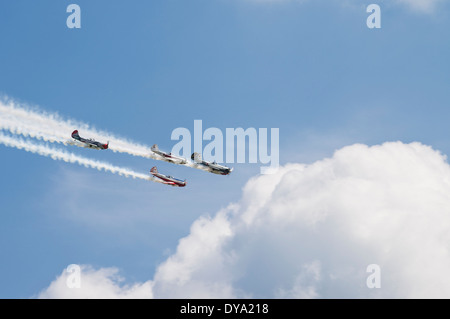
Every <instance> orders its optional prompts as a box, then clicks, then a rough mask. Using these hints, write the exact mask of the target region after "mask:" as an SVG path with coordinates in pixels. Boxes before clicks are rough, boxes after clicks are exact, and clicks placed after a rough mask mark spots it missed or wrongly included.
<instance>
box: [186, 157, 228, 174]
mask: <svg viewBox="0 0 450 319" xmlns="http://www.w3.org/2000/svg"><path fill="white" fill-rule="evenodd" d="M191 159H192V160H193V161H194V162H195V163H197V164H199V165H202V166H203V167H205V168H206V169H207V170H208V171H209V172H211V173H214V174H218V175H228V174H230V173H231V172H232V171H233V168H230V167H227V166H223V165H220V164H217V163H216V161H214V162H212V163H211V162H207V161H204V160H203V159H202V156H201V155H200V154H199V153H195V152H194V153H192V155H191Z"/></svg>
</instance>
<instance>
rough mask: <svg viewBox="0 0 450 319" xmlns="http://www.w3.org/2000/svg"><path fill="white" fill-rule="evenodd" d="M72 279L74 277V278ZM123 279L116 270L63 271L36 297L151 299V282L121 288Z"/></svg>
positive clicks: (88, 268) (86, 269)
mask: <svg viewBox="0 0 450 319" xmlns="http://www.w3.org/2000/svg"><path fill="white" fill-rule="evenodd" d="M74 276H78V277H76V278H74ZM123 281H124V279H123V278H122V277H121V276H119V271H118V269H116V268H100V269H98V270H95V269H93V268H92V267H91V266H88V265H81V266H79V270H77V272H74V271H73V269H71V267H70V266H69V267H68V269H64V271H63V272H62V273H61V275H60V276H58V277H57V278H56V279H55V280H54V281H53V282H52V283H51V284H50V286H49V287H48V288H46V289H45V290H43V291H42V292H40V293H39V295H38V298H42V299H57V298H62V299H126V298H131V299H138V298H152V297H153V294H152V288H151V282H150V281H148V282H145V283H137V284H134V285H131V286H130V285H123V284H122V282H123Z"/></svg>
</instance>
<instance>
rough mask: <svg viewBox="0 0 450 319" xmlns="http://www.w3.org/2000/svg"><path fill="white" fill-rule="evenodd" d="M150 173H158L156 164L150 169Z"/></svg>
mask: <svg viewBox="0 0 450 319" xmlns="http://www.w3.org/2000/svg"><path fill="white" fill-rule="evenodd" d="M150 173H152V174H154V173H158V170H157V169H156V166H153V167H152V169H151V170H150Z"/></svg>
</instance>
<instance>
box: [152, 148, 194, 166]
mask: <svg viewBox="0 0 450 319" xmlns="http://www.w3.org/2000/svg"><path fill="white" fill-rule="evenodd" d="M151 149H152V152H153V153H155V154H158V155H159V156H161V157H162V158H163V160H164V161H166V162H170V163H175V164H186V163H187V161H186V159H185V158H182V157H178V156H175V155H172V153H166V152H163V151H160V150H159V148H158V145H156V144H153V146H152V148H151Z"/></svg>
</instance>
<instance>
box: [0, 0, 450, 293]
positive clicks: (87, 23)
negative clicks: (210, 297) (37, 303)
mask: <svg viewBox="0 0 450 319" xmlns="http://www.w3.org/2000/svg"><path fill="white" fill-rule="evenodd" d="M425 2H426V1H425ZM70 3H72V2H69V1H51V0H44V1H25V0H24V1H8V2H3V3H2V4H1V5H0V9H1V10H0V39H1V43H2V45H1V49H0V92H1V93H2V94H4V95H7V96H9V97H10V98H12V99H14V100H15V101H18V102H20V103H23V104H28V105H36V106H38V107H39V108H40V109H41V110H43V111H47V112H50V113H58V114H60V115H61V116H63V117H65V118H73V119H76V120H79V121H83V122H87V123H89V124H91V125H93V126H94V127H96V128H98V129H102V130H106V131H109V132H112V133H114V134H117V135H118V136H121V137H125V138H128V139H130V140H133V141H136V142H139V143H143V144H146V145H152V144H153V143H158V144H159V146H160V148H162V149H165V150H170V148H171V147H172V146H173V145H174V143H175V142H174V141H171V140H170V136H171V132H172V131H173V130H174V129H175V128H177V127H186V128H188V129H190V130H193V124H194V120H196V119H201V120H202V121H203V126H204V128H207V127H218V128H220V129H222V130H224V131H225V128H236V127H243V128H248V127H255V128H279V129H280V163H281V164H286V163H289V162H302V163H310V162H313V161H315V160H319V159H322V158H323V157H327V156H331V155H332V154H333V152H334V151H335V150H336V149H338V148H341V147H343V146H346V145H351V144H354V143H366V144H369V145H373V144H378V143H383V142H385V141H397V140H400V141H402V142H406V143H407V142H413V141H419V142H422V143H424V144H427V145H430V146H432V147H433V148H435V149H438V150H440V151H442V152H443V153H444V154H450V143H449V142H448V139H447V138H446V136H447V127H448V125H447V122H448V116H449V108H448V101H449V100H450V90H449V86H448V84H449V83H450V63H449V62H448V57H449V56H450V41H449V39H450V34H449V32H450V11H449V6H448V3H445V2H439V1H437V2H436V6H435V7H434V8H433V9H432V10H421V9H417V8H414V7H413V6H412V5H410V4H409V3H414V1H411V2H408V1H404V2H400V1H396V2H386V1H379V4H380V6H381V10H382V28H381V29H369V28H368V27H367V26H366V19H367V17H368V15H369V14H368V13H366V10H365V9H366V7H367V5H369V4H370V3H372V2H365V1H347V2H345V4H344V3H343V2H340V1H331V0H329V1H325V0H323V1H312V0H311V1H288V0H286V1H283V0H279V1H275V0H273V1H262V0H261V1H258V0H231V1H224V0H222V1H216V0H214V1H211V0H208V1H206V0H203V1H201V0H189V1H177V0H171V1H132V2H130V1H117V0H115V1H108V2H105V1H103V2H100V1H83V0H77V1H75V3H76V4H78V5H79V6H80V7H81V24H82V27H81V29H68V28H67V26H66V19H67V16H68V15H69V14H68V13H66V8H67V6H68V5H69V4H70ZM427 3H428V2H427ZM430 3H434V2H433V1H430ZM70 133H71V132H68V136H69V134H70ZM111 143H113V141H111ZM69 150H70V151H73V152H76V153H79V154H82V155H83V156H86V157H92V158H95V159H99V160H104V161H108V162H110V163H114V164H117V165H122V166H126V167H129V168H133V169H134V170H136V171H139V172H144V173H147V172H148V171H149V169H150V168H151V167H152V166H154V165H155V164H157V165H158V168H159V170H160V171H164V172H166V173H169V174H170V175H174V176H176V177H180V178H182V179H184V178H186V179H187V180H188V187H186V188H185V189H174V188H170V187H165V186H164V185H160V184H155V183H148V182H145V181H139V180H133V179H125V178H123V177H120V176H116V175H112V174H109V173H105V172H98V171H96V170H93V169H88V168H84V167H80V166H77V165H73V164H67V163H63V162H57V161H53V160H51V159H49V158H44V157H40V156H38V155H35V154H30V153H26V152H24V151H21V150H16V149H12V148H7V147H5V146H3V145H0V152H1V163H2V165H1V166H2V169H1V177H2V178H1V179H0V187H1V190H2V191H1V194H0V200H1V203H2V204H1V214H0V218H1V223H0V255H1V256H2V257H1V263H0V297H2V298H28V297H33V296H35V295H36V294H38V293H39V292H40V291H41V290H42V289H44V288H46V287H47V286H48V285H49V283H50V282H51V281H52V280H53V279H54V278H55V277H56V276H58V275H59V274H60V273H61V272H62V271H63V269H64V268H65V267H67V265H69V264H73V263H75V264H89V265H93V266H94V267H111V266H114V267H118V268H119V269H120V271H121V274H123V275H124V277H126V278H127V280H128V281H130V282H133V281H145V280H148V279H150V278H151V277H152V276H153V273H154V272H155V269H156V267H157V266H158V265H159V264H160V263H161V262H163V261H164V260H165V259H166V258H167V257H168V256H169V255H170V254H172V253H173V252H174V251H175V249H176V247H177V244H178V241H179V239H180V238H182V237H184V236H186V235H187V234H189V231H190V227H191V225H192V223H193V222H194V221H195V220H197V219H198V218H199V217H200V216H202V215H205V214H211V215H214V214H215V213H216V212H217V211H219V210H220V209H221V208H223V207H226V206H227V205H228V204H229V203H231V202H235V201H237V200H239V199H240V197H241V195H242V191H241V190H242V187H243V186H244V185H245V183H246V182H247V180H248V179H249V178H250V177H252V176H254V175H257V174H258V173H259V165H256V164H239V165H235V166H236V168H235V171H234V172H233V173H232V174H231V175H230V176H217V175H213V174H208V173H205V172H202V171H197V170H190V169H188V168H185V167H178V166H175V165H171V164H168V163H162V162H161V163H160V162H158V163H155V161H153V160H149V159H140V158H133V157H131V156H128V155H124V154H117V153H112V152H96V151H92V150H85V149H80V150H78V149H77V150H72V149H69Z"/></svg>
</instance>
